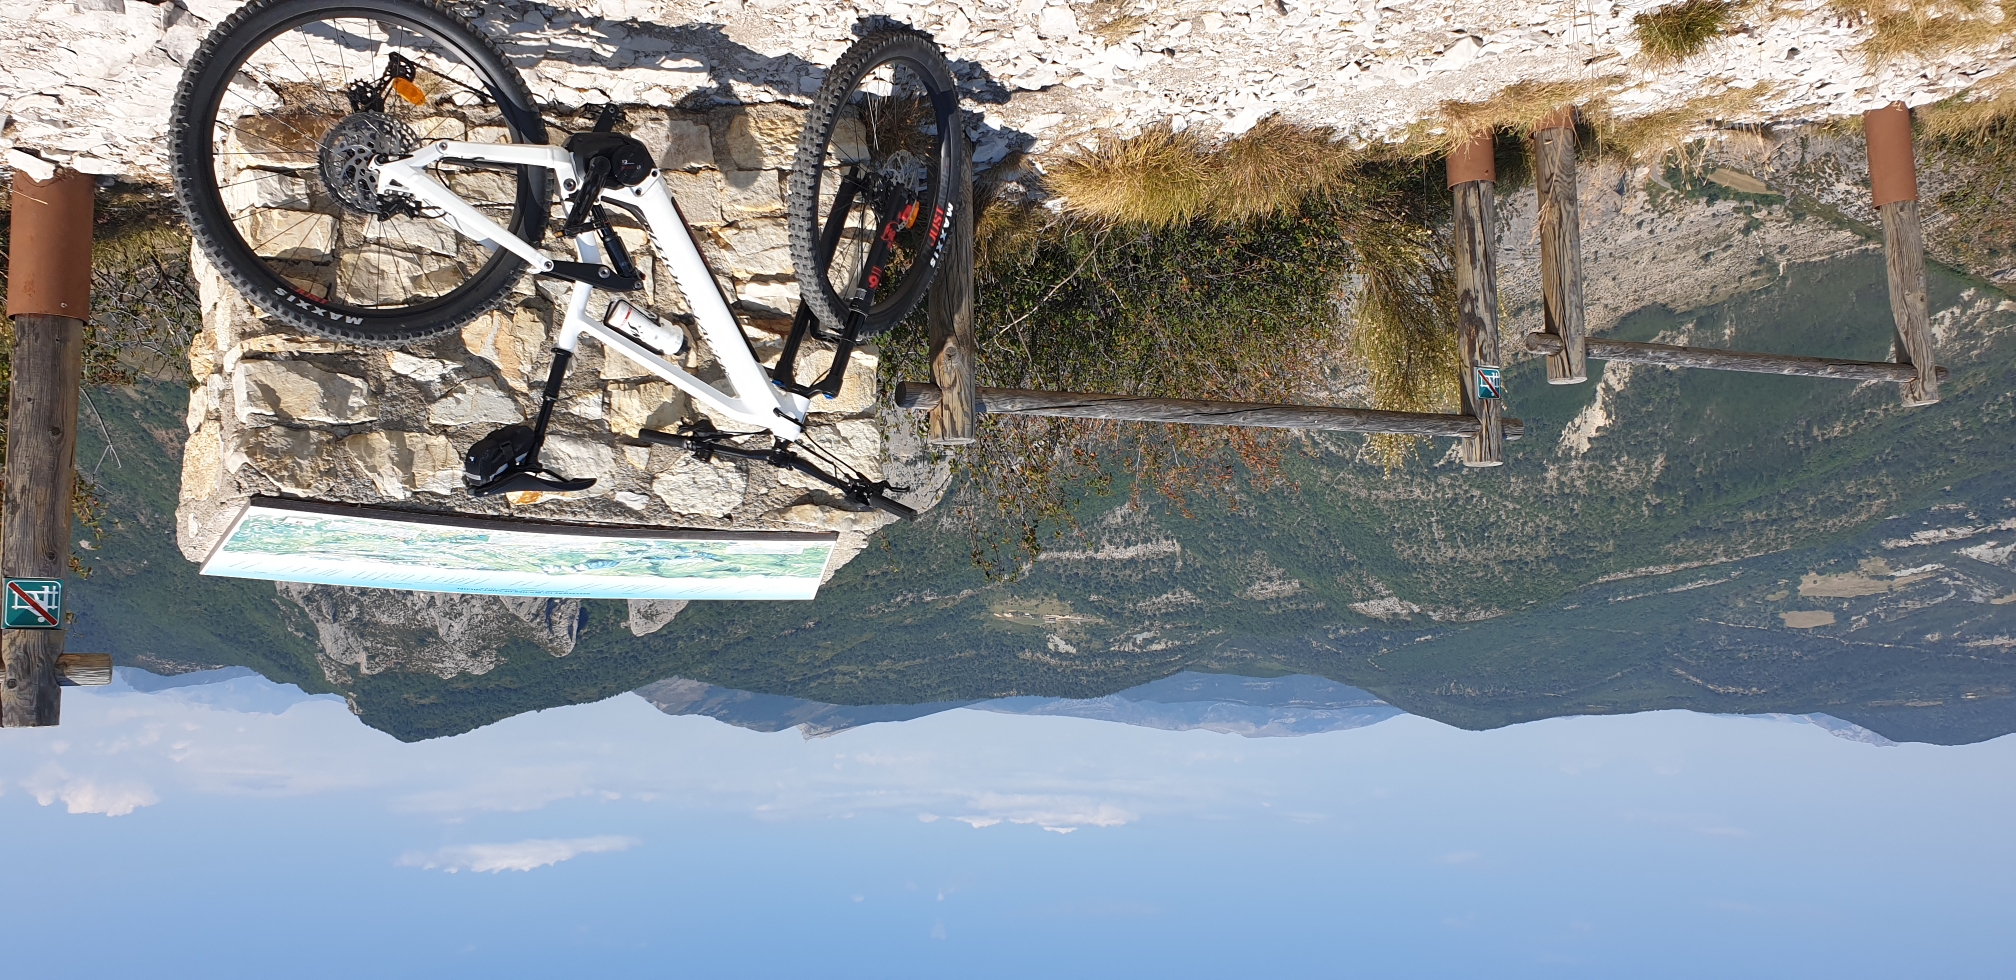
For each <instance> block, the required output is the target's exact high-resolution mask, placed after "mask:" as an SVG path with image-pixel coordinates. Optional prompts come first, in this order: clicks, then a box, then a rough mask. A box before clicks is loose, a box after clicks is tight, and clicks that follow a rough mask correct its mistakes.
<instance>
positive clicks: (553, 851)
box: [399, 836, 641, 874]
mask: <svg viewBox="0 0 2016 980" xmlns="http://www.w3.org/2000/svg"><path fill="white" fill-rule="evenodd" d="M639 843H641V842H640V841H638V840H637V839H636V838H635V837H613V836H604V837H576V838H573V839H571V840H521V841H518V842H517V843H515V844H463V845H459V846H456V847H444V848H442V849H440V850H438V851H433V852H427V851H407V852H406V853H405V854H402V855H400V856H399V866H400V867H402V868H425V869H428V870H430V871H431V870H435V869H439V870H442V871H446V872H448V873H449V874H454V873H455V872H457V871H488V872H491V873H493V874H494V873H496V872H498V871H530V870H532V869H533V868H543V867H545V866H547V865H549V864H559V863H560V862H562V861H568V860H572V859H574V858H576V857H579V856H581V855H583V854H607V853H611V852H615V851H627V850H629V849H630V848H633V847H636V846H637V845H638V844H639Z"/></svg>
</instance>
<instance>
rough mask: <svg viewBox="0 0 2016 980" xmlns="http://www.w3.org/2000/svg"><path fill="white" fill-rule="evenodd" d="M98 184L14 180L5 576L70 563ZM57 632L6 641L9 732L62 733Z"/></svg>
mask: <svg viewBox="0 0 2016 980" xmlns="http://www.w3.org/2000/svg"><path fill="white" fill-rule="evenodd" d="M96 190H97V185H96V184H95V183H94V182H93V180H92V178H90V177H86V176H84V175H83V174H79V173H75V172H71V171H62V172H59V173H57V174H56V175H55V176H53V177H52V178H51V179H50V180H48V181H37V180H35V179H34V178H33V177H30V176H29V175H28V174H25V173H22V172H20V171H19V170H16V171H15V172H14V216H13V218H12V221H11V224H10V227H9V235H10V245H9V247H8V255H7V258H8V277H7V278H8V282H7V314H8V315H9V316H11V317H13V318H14V354H13V383H12V387H13V390H12V392H11V394H10V396H9V398H8V404H7V467H6V478H7V487H6V493H5V496H4V499H0V574H4V575H5V577H6V578H8V579H10V580H11V579H17V578H35V579H56V580H61V579H62V578H63V573H64V571H65V570H66V567H67V566H68V564H69V558H70V494H71V491H72V490H73V489H74V487H75V483H76V478H77V471H76V466H75V457H76V455H77V391H78V385H80V384H81V383H82V382H83V375H84V321H85V319H86V318H87V317H89V316H90V308H89V304H90V300H91V201H92V197H93V195H94V193H95V191H96ZM63 632H64V631H63V630H62V628H61V623H60V622H59V623H58V624H57V628H55V629H10V630H6V631H5V632H4V633H0V659H4V660H5V674H6V679H5V680H4V682H0V726H4V727H7V728H28V727H34V726H41V725H54V724H56V723H57V722H58V721H59V720H60V718H61V709H62V695H61V694H60V693H59V691H58V684H59V683H60V682H61V680H60V678H61V669H60V668H59V666H58V664H57V659H58V658H59V657H61V656H62V654H63Z"/></svg>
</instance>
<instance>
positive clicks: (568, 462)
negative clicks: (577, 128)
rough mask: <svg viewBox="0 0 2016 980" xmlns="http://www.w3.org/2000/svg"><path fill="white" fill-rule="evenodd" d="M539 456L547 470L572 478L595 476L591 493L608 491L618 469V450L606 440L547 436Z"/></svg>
mask: <svg viewBox="0 0 2016 980" xmlns="http://www.w3.org/2000/svg"><path fill="white" fill-rule="evenodd" d="M539 458H540V460H542V461H543V462H545V464H546V468H547V469H549V470H553V471H556V472H558V473H560V474H561V475H563V476H565V477H567V478H568V479H570V480H571V479H580V478H583V477H593V478H594V479H595V486H594V487H592V488H590V489H589V491H588V492H590V493H606V492H608V491H609V490H610V489H611V488H610V482H611V480H610V478H611V477H612V476H614V475H615V472H616V452H615V450H614V449H612V448H611V447H610V445H609V444H608V443H607V442H603V441H597V440H591V439H583V438H581V437H579V436H567V435H548V436H547V437H546V446H545V448H544V449H542V450H540V453H539Z"/></svg>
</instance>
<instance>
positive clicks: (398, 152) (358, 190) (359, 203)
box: [321, 112, 420, 215]
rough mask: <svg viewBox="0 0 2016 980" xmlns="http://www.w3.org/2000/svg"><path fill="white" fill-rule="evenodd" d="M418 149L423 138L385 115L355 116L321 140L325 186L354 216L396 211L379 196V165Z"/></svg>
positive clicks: (364, 113)
mask: <svg viewBox="0 0 2016 980" xmlns="http://www.w3.org/2000/svg"><path fill="white" fill-rule="evenodd" d="M419 147H420V137H419V136H417V135H415V134H414V132H413V130H412V129H411V128H410V127H408V126H407V125H406V124H405V123H402V122H400V121H399V120H397V119H394V118H392V117H391V116H388V115H386V114H384V113H382V112H357V113H352V114H350V115H348V116H345V117H344V118H343V121H342V122H339V123H337V124H336V125H334V126H331V127H329V132H328V133H327V134H326V135H324V136H323V137H322V153H321V162H322V184H323V186H325V187H327V188H328V189H329V196H330V197H333V198H335V199H336V203H337V204H339V205H341V206H342V207H343V210H345V211H348V212H350V213H352V214H363V215H383V214H385V213H387V212H388V210H389V211H397V210H399V209H398V208H396V207H390V208H388V205H389V204H391V203H392V202H388V201H385V200H383V199H381V198H380V197H379V196H378V163H379V161H381V160H388V159H391V158H394V157H403V156H408V155H410V154H412V152H413V151H414V150H416V149H418V148H419Z"/></svg>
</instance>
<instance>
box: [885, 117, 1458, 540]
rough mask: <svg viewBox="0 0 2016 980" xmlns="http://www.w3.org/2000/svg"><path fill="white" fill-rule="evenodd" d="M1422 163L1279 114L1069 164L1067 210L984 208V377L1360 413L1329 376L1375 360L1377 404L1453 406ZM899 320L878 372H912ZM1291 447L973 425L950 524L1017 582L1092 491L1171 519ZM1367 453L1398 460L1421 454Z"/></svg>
mask: <svg viewBox="0 0 2016 980" xmlns="http://www.w3.org/2000/svg"><path fill="white" fill-rule="evenodd" d="M998 169H1002V170H1013V169H1014V165H1013V163H1012V162H1010V163H1009V164H1004V165H1003V166H1002V167H1001V168H998ZM1426 170H1427V167H1426V165H1424V164H1423V163H1421V162H1419V161H1410V160H1376V161H1375V160H1367V159H1362V158H1359V157H1357V156H1356V155H1355V154H1352V153H1351V152H1350V151H1349V150H1347V149H1345V148H1344V147H1342V146H1341V145H1339V144H1337V143H1335V142H1334V141H1332V140H1331V138H1330V134H1329V133H1327V132H1324V131H1320V130H1317V131H1311V130H1297V129H1293V128H1291V127H1288V126H1286V125H1282V124H1277V123H1265V124H1262V126H1260V127H1256V128H1255V129H1254V130H1253V131H1252V132H1249V133H1248V134H1247V135H1245V136H1243V137H1241V138H1240V139H1238V140H1233V141H1229V142H1228V143H1226V144H1222V145H1219V146H1215V147H1214V146H1212V145H1210V144H1207V143H1205V142H1203V141H1201V140H1198V139H1196V138H1195V137H1192V136H1188V135H1186V134H1181V133H1175V132H1172V131H1170V130H1167V129H1159V130H1150V131H1149V132H1147V133H1144V134H1143V135H1142V136H1140V137H1138V138H1136V139H1134V140H1126V141H1120V142H1117V143H1109V144H1107V145H1105V146H1102V147H1101V148H1100V149H1099V150H1098V151H1095V152H1093V153H1090V154H1086V155H1084V156H1081V157H1078V158H1075V159H1073V160H1070V161H1067V162H1065V163H1062V164H1060V165H1058V166H1056V167H1055V168H1054V169H1053V173H1052V175H1051V178H1050V181H1051V189H1053V190H1067V189H1068V192H1069V193H1070V194H1071V197H1070V198H1069V199H1068V201H1067V203H1066V205H1065V208H1064V212H1063V214H1061V215H1055V216H1053V215H1051V214H1050V213H1049V212H1048V211H1047V210H1045V209H1043V208H1041V207H1037V206H1033V205H1030V204H1026V203H1020V202H1011V201H1006V200H997V201H994V202H992V203H991V204H988V205H986V206H985V207H984V210H983V212H982V217H981V222H980V226H979V228H978V229H977V237H976V251H977V253H978V258H979V269H978V271H977V281H976V289H977V294H978V300H977V308H976V310H975V327H976V333H977V334H978V336H979V340H980V356H979V376H980V383H981V384H982V385H986V386H992V387H1009V388H1038V389H1045V390H1051V391H1091V392H1110V393H1119V394H1131V395H1140V396H1144V397H1182V398H1198V399H1213V400H1233V401H1266V402H1292V403H1300V404H1342V403H1345V402H1346V401H1352V400H1358V401H1361V402H1362V394H1360V393H1359V392H1352V391H1350V389H1352V388H1353V385H1352V384H1351V383H1350V382H1349V381H1348V380H1347V379H1345V378H1343V377H1341V376H1340V371H1339V367H1340V362H1341V361H1343V360H1344V357H1343V355H1346V354H1349V355H1351V356H1352V357H1354V358H1357V359H1358V360H1361V361H1364V360H1369V359H1378V360H1379V361H1381V365H1380V366H1379V367H1371V366H1370V365H1368V370H1367V372H1366V374H1367V377H1366V382H1367V383H1366V385H1365V386H1364V388H1363V389H1360V391H1362V393H1363V394H1369V396H1370V398H1371V401H1372V402H1373V404H1374V405H1375V407H1382V408H1383V407H1389V406H1391V407H1397V408H1402V409H1406V410H1440V409H1447V408H1450V407H1452V406H1453V404H1454V396H1455V377H1456V371H1455V368H1454V353H1455V347H1454V326H1453V325H1454V317H1453V315H1452V314H1451V313H1450V310H1451V309H1452V308H1453V290H1451V289H1450V282H1449V275H1448V272H1447V269H1448V263H1447V261H1446V259H1445V258H1444V256H1443V248H1442V245H1441V243H1440V242H1439V240H1438V239H1437V238H1436V237H1435V235H1434V234H1433V233H1432V232H1431V231H1430V226H1431V221H1432V220H1433V219H1434V218H1436V217H1439V216H1441V215H1443V214H1445V213H1446V207H1447V196H1446V194H1444V193H1442V191H1441V184H1440V182H1439V181H1438V180H1431V179H1429V175H1428V174H1427V173H1426ZM1437 176H1439V175H1437ZM914 319H915V318H913V320H914ZM903 329H904V330H906V331H911V335H910V336H907V337H905V336H901V335H899V336H898V337H896V338H894V339H893V341H892V343H891V344H889V345H888V350H889V352H890V353H889V356H890V359H891V362H890V367H891V371H890V372H889V376H890V377H891V378H896V377H904V376H908V377H918V376H921V375H922V374H923V372H924V371H925V370H926V367H925V365H924V364H923V363H922V359H921V356H919V354H918V353H917V352H921V351H922V350H923V349H924V342H923V338H922V337H921V336H919V335H918V334H921V332H922V331H921V327H920V326H919V325H918V324H917V323H915V322H913V323H911V324H906V325H905V327H904V328H903ZM1389 359H1390V360H1391V361H1392V362H1393V364H1394V365H1395V367H1393V368H1392V369H1388V368H1387V367H1386V365H1385V363H1384V362H1386V361H1387V360H1389ZM1347 392H1348V394H1347ZM1353 396H1357V397H1353ZM1298 438H1299V437H1298V435H1297V434H1296V433H1294V432H1292V431H1288V430H1279V429H1242V428H1233V427H1217V426H1159V425H1142V424H1131V423H1107V422H1094V421H1087V420H1064V419H1041V418H1026V417H1009V416H1004V417H986V418H983V420H982V435H981V439H980V442H979V443H978V444H977V445H976V446H975V447H972V448H970V449H967V450H963V451H960V452H959V453H958V454H957V455H956V456H955V457H954V459H955V465H956V466H957V468H958V469H959V470H960V471H961V473H962V474H963V475H964V477H965V479H964V481H963V482H962V489H961V490H960V491H959V494H960V496H959V497H958V498H956V499H955V501H954V502H953V505H952V513H953V514H954V515H955V516H956V517H957V518H958V519H960V520H962V521H964V522H966V523H967V524H968V526H969V527H971V528H972V529H973V531H974V535H975V547H974V558H975V561H976V562H977V563H978V564H980V565H981V567H983V568H985V569H987V570H988V571H989V572H990V573H993V574H997V575H999V574H1009V575H1012V574H1014V573H1015V571H1016V570H1017V569H1019V568H1020V567H1022V566H1023V564H1024V563H1025V562H1027V561H1028V560H1030V559H1032V558H1033V557H1034V556H1035V555H1036V554H1038V553H1040V552H1041V551H1042V549H1043V543H1044V541H1045V540H1046V539H1047V537H1048V536H1049V535H1053V534H1057V533H1063V532H1064V531H1065V530H1066V529H1068V528H1069V527H1071V526H1072V525H1073V523H1074V521H1073V517H1072V514H1073V509H1074V506H1075V504H1076V503H1077V501H1078V500H1079V499H1080V498H1082V496H1083V495H1084V493H1085V492H1086V490H1087V489H1088V488H1089V489H1091V490H1093V491H1094V492H1105V490H1106V488H1107V487H1110V486H1112V485H1113V484H1114V483H1115V482H1116V481H1124V482H1125V483H1127V485H1128V486H1129V487H1130V489H1131V492H1134V493H1137V494H1138V493H1142V492H1157V493H1160V494H1162V495H1163V496H1165V497H1166V498H1168V499H1169V500H1171V501H1173V502H1174V503H1175V504H1176V505H1177V506H1178V507H1179V509H1180V508H1185V507H1186V501H1187V500H1189V499H1190V497H1191V496H1192V495H1198V494H1201V495H1209V496H1213V497H1216V498H1220V499H1222V500H1225V501H1227V502H1228V503H1229V504H1230V505H1231V506H1233V507H1234V508H1236V507H1237V506H1238V499H1239V492H1240V488H1241V487H1265V486H1271V485H1274V484H1276V483H1278V482H1280V481H1281V480H1282V479H1283V477H1282V473H1281V467H1282V464H1283V462H1284V461H1285V459H1286V456H1287V454H1288V453H1290V452H1293V451H1295V449H1296V447H1297V446H1298V444H1299V443H1298ZM1371 448H1372V451H1373V454H1374V456H1375V458H1378V459H1380V460H1381V461H1382V462H1386V463H1387V464H1388V465H1389V466H1391V465H1394V464H1397V463H1398V462H1400V461H1402V460H1404V459H1405V458H1406V457H1407V456H1408V455H1410V454H1411V452H1412V449H1413V441H1412V440H1408V439H1404V438H1403V439H1398V440H1385V441H1375V442H1374V443H1372V444H1371Z"/></svg>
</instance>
